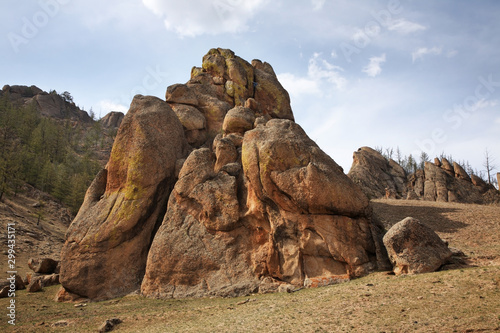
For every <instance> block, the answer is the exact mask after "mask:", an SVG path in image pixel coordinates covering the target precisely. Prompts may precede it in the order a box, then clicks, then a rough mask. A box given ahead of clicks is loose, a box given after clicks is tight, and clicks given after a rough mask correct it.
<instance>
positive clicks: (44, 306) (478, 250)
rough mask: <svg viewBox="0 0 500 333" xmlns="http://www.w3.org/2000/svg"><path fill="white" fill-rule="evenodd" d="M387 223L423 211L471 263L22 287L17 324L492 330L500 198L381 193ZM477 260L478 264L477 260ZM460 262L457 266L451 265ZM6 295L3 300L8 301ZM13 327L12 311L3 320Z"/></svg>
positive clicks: (498, 282)
mask: <svg viewBox="0 0 500 333" xmlns="http://www.w3.org/2000/svg"><path fill="white" fill-rule="evenodd" d="M372 205H373V207H374V211H375V213H376V214H377V216H378V217H379V219H380V220H381V221H383V223H384V225H386V226H390V225H392V224H394V223H395V222H396V221H399V220H400V219H401V218H402V217H406V216H415V217H417V218H419V219H421V221H423V222H424V223H426V224H427V225H429V226H430V227H432V228H433V229H434V230H435V231H436V232H437V233H438V234H439V235H440V236H441V237H443V238H444V239H446V240H447V241H448V242H449V243H450V246H452V247H455V248H458V249H460V250H462V251H463V252H464V253H465V254H466V255H467V257H466V258H464V261H465V263H463V264H460V265H458V266H455V267H452V266H448V268H449V269H448V270H442V271H439V272H435V273H428V274H421V275H415V276H399V277H396V276H394V275H388V274H387V273H385V272H381V273H375V274H370V275H368V276H366V277H363V278H361V279H356V280H353V281H351V282H347V283H343V284H338V285H332V286H327V287H322V288H314V289H303V290H300V291H297V292H294V293H275V294H264V295H248V296H245V297H238V298H215V299H211V298H202V299H184V300H155V299H148V298H143V297H140V296H137V295H130V296H126V297H123V298H119V299H116V300H111V301H105V302H94V303H88V304H86V305H85V306H79V307H75V306H74V305H73V304H68V303H56V302H54V301H53V298H54V296H55V294H56V292H57V290H58V287H57V286H54V287H49V288H46V290H45V292H42V293H36V294H28V293H26V291H21V292H19V293H18V296H17V297H18V301H19V304H27V303H28V302H29V304H30V307H24V306H23V307H20V309H19V321H18V324H17V326H16V327H15V328H11V329H10V331H13V332H35V331H36V332H45V331H47V332H49V331H53V330H54V327H57V329H58V331H61V332H83V331H96V330H97V329H98V327H99V326H100V325H101V324H102V323H104V321H105V320H106V319H110V318H119V319H121V320H122V321H123V323H121V324H119V326H118V327H117V331H118V332H137V331H138V330H140V331H141V332H165V331H169V332H213V331H218V332H234V331H239V332H254V331H263V332H266V331H274V332H384V331H385V332H408V331H415V332H436V331H440V332H493V331H497V330H499V329H500V318H499V317H498V313H499V310H500V279H499V277H500V261H499V258H500V239H499V235H500V222H499V221H500V207H498V206H484V205H474V204H453V203H435V202H427V201H412V200H409V201H403V200H375V201H372ZM476 265H478V266H476ZM451 268H453V269H451ZM7 301H8V300H6V299H1V300H0V306H1V307H4V306H6V304H7ZM0 327H1V328H2V329H5V328H6V327H7V324H6V322H5V321H2V322H1V323H0Z"/></svg>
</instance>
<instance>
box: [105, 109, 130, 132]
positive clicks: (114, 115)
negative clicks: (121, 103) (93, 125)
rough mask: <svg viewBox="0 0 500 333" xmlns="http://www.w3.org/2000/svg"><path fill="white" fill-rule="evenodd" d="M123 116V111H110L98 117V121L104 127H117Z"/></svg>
mask: <svg viewBox="0 0 500 333" xmlns="http://www.w3.org/2000/svg"><path fill="white" fill-rule="evenodd" d="M124 117H125V115H124V114H123V112H118V111H111V112H110V113H108V114H107V115H105V116H104V117H102V118H101V119H99V122H100V123H101V125H102V127H104V128H108V129H111V128H116V129H117V128H118V127H120V125H121V123H122V121H123V118H124Z"/></svg>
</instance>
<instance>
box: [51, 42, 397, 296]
mask: <svg viewBox="0 0 500 333" xmlns="http://www.w3.org/2000/svg"><path fill="white" fill-rule="evenodd" d="M382 232H383V231H382V228H381V227H380V226H379V225H378V224H377V223H376V222H375V221H374V220H373V219H372V213H371V207H370V205H369V201H368V199H367V197H366V196H365V195H364V194H363V193H362V191H361V190H360V189H359V187H357V186H356V185H354V184H353V182H352V181H351V180H350V179H349V178H348V177H347V176H346V175H345V174H344V173H343V171H342V168H340V167H339V166H338V165H337V164H336V163H335V162H334V161H333V160H332V159H331V158H330V157H329V156H328V155H326V154H325V153H324V152H323V151H321V149H320V148H319V147H318V146H317V145H316V144H315V143H314V142H313V141H312V140H311V139H310V138H309V137H308V136H307V134H306V133H305V132H304V131H303V129H302V128H301V127H300V126H299V125H298V124H296V123H295V122H294V117H293V113H292V109H291V107H290V98H289V96H288V93H287V92H286V90H285V89H283V87H282V86H281V84H280V83H279V82H278V79H277V77H276V75H275V73H274V70H273V69H272V67H271V65H269V64H267V63H265V62H261V61H259V60H253V61H252V62H251V63H249V62H247V61H245V60H243V59H242V58H240V57H238V56H236V55H235V54H234V53H233V52H232V51H230V50H227V49H212V50H210V51H209V52H208V54H206V55H205V56H204V57H203V62H202V66H201V67H194V68H193V69H192V71H191V79H190V80H189V81H188V82H187V83H186V84H175V85H172V86H170V87H168V88H167V91H166V96H165V101H163V100H160V99H158V98H155V97H148V96H140V95H138V96H136V97H135V98H134V100H133V102H132V104H131V108H130V110H129V112H128V113H127V115H126V116H125V118H124V119H123V122H122V124H121V126H120V128H119V130H118V134H117V136H116V141H115V144H114V146H113V149H112V152H111V157H110V160H109V162H108V164H107V166H106V168H105V169H103V170H102V171H101V172H100V173H99V175H98V176H97V177H96V179H95V180H94V182H93V184H92V185H91V186H90V188H89V190H88V191H87V194H86V197H85V201H84V204H83V205H82V208H81V209H80V211H79V213H78V215H77V217H76V218H75V220H74V221H73V223H72V224H71V226H70V228H69V229H68V232H67V234H66V242H65V244H64V246H63V250H62V253H61V259H62V264H61V278H60V280H61V283H62V285H63V289H62V290H61V292H60V293H59V295H58V298H59V300H69V299H75V298H78V297H85V298H90V299H94V300H99V299H107V298H112V297H117V296H121V295H124V294H126V293H129V292H132V291H134V290H136V289H138V288H141V292H142V294H143V295H145V296H149V297H187V296H208V295H217V296H237V295H243V294H248V293H251V292H257V291H261V292H266V291H270V290H277V289H278V287H279V286H280V285H282V284H290V285H292V286H295V287H302V286H318V285H324V284H330V283H335V282H338V281H345V280H348V279H350V278H353V277H358V276H362V275H365V274H367V273H369V272H371V271H374V270H376V269H381V268H387V267H388V264H389V263H388V260H387V255H386V253H385V252H384V249H383V245H382V241H381V237H382Z"/></svg>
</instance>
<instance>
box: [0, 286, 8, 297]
mask: <svg viewBox="0 0 500 333" xmlns="http://www.w3.org/2000/svg"><path fill="white" fill-rule="evenodd" d="M9 289H10V287H9V286H5V287H3V288H2V290H1V291H0V298H6V297H7V296H8V295H9Z"/></svg>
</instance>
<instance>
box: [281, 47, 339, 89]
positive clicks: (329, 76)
mask: <svg viewBox="0 0 500 333" xmlns="http://www.w3.org/2000/svg"><path fill="white" fill-rule="evenodd" d="M342 71H343V69H342V68H341V67H339V66H336V65H333V64H331V63H329V62H328V61H326V60H324V59H322V57H321V54H320V53H314V54H313V56H312V57H311V58H310V59H309V63H308V67H307V75H306V76H303V77H301V76H297V75H295V74H292V73H282V74H278V80H279V81H280V83H281V84H282V85H283V87H284V88H285V89H286V90H287V91H288V92H289V93H290V96H291V97H292V99H298V98H300V96H302V95H317V96H321V95H322V93H323V91H328V90H330V89H328V88H325V87H324V85H325V84H327V85H328V84H329V85H332V84H333V87H334V88H335V89H337V90H342V89H344V88H345V86H346V84H347V79H346V78H345V77H343V76H342V75H341V73H340V72H342Z"/></svg>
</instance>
